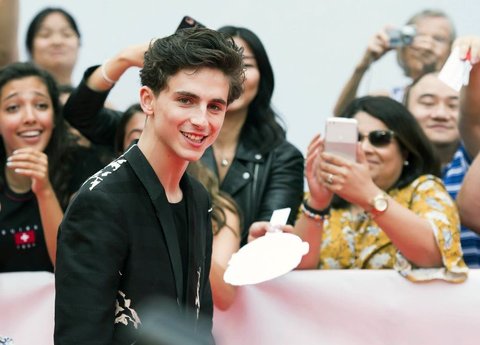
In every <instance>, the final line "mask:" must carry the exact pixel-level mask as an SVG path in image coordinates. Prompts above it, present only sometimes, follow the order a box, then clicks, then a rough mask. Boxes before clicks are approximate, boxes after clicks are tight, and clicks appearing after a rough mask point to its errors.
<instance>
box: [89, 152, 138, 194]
mask: <svg viewBox="0 0 480 345" xmlns="http://www.w3.org/2000/svg"><path fill="white" fill-rule="evenodd" d="M127 165H128V161H127V159H126V158H125V157H124V156H123V155H122V156H120V157H118V158H117V159H115V160H113V161H112V162H110V163H109V164H108V165H106V166H104V167H103V168H102V169H100V170H98V171H97V172H96V173H95V174H93V175H91V176H90V177H89V178H87V179H86V180H85V182H84V183H83V185H82V187H81V188H80V192H94V191H97V190H100V191H109V190H116V189H122V188H124V187H125V186H124V183H128V180H129V179H130V174H129V172H128V169H126V166H127Z"/></svg>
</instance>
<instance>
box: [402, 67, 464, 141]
mask: <svg viewBox="0 0 480 345" xmlns="http://www.w3.org/2000/svg"><path fill="white" fill-rule="evenodd" d="M407 107H408V110H410V112H411V113H412V114H413V116H415V118H416V119H417V121H418V123H419V124H420V126H421V127H422V128H423V130H424V132H425V134H426V135H427V137H428V138H429V139H430V141H431V142H432V143H433V144H434V145H440V146H442V145H452V144H455V143H457V142H458V140H459V138H460V134H459V132H458V112H459V93H458V92H456V91H455V90H453V89H452V88H450V87H449V86H447V85H446V84H444V83H443V82H442V81H440V80H439V79H438V77H437V75H436V74H428V75H426V76H424V77H423V78H422V79H421V80H419V81H418V82H417V83H416V84H415V85H414V86H413V87H412V89H411V90H410V94H409V98H408V104H407Z"/></svg>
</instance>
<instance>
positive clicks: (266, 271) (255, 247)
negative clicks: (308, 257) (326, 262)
mask: <svg viewBox="0 0 480 345" xmlns="http://www.w3.org/2000/svg"><path fill="white" fill-rule="evenodd" d="M308 248H309V244H308V242H303V241H302V239H301V238H300V237H298V236H297V235H294V234H289V233H286V232H281V231H278V232H267V233H266V235H265V236H262V237H260V238H257V239H256V240H255V241H252V242H250V243H248V244H246V245H245V246H243V247H242V248H240V250H239V251H238V252H236V253H235V254H233V255H232V257H231V258H230V261H229V262H228V266H227V269H226V271H225V274H224V275H223V280H225V282H227V283H229V284H232V285H238V286H240V285H249V284H258V283H262V282H265V281H267V280H270V279H274V278H277V277H280V276H282V275H284V274H286V273H288V272H290V271H291V270H293V269H294V268H295V267H297V266H298V264H299V263H300V261H301V259H302V256H303V255H305V254H306V253H308Z"/></svg>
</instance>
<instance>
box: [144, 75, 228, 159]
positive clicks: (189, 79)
mask: <svg viewBox="0 0 480 345" xmlns="http://www.w3.org/2000/svg"><path fill="white" fill-rule="evenodd" d="M229 87H230V84H229V79H228V77H227V76H226V75H225V74H224V73H223V72H222V71H220V70H218V69H213V68H207V67H203V68H200V69H196V70H194V69H187V70H185V69H184V70H180V71H179V72H177V74H175V75H173V76H172V77H170V78H169V80H168V83H167V86H166V87H165V89H163V90H162V91H161V92H160V93H159V95H158V96H155V95H154V94H153V92H152V90H151V89H150V88H148V87H146V86H143V87H142V89H141V91H140V94H141V100H142V108H143V110H144V112H145V113H146V114H147V115H148V117H149V118H148V119H147V124H146V127H145V130H144V133H145V132H147V133H149V134H147V135H150V133H153V136H154V140H155V141H156V143H155V147H156V148H158V150H159V151H158V153H159V154H163V155H165V154H166V155H168V156H167V157H178V158H180V159H182V160H187V161H196V160H198V159H200V157H201V156H202V155H203V153H204V151H205V150H206V149H207V148H208V147H209V146H210V145H212V143H213V142H214V141H215V139H216V138H217V136H218V133H219V131H220V128H221V127H222V124H223V120H224V118H225V112H226V109H227V99H228V92H229ZM152 126H153V128H151V129H150V128H148V127H152ZM142 139H143V134H142ZM147 140H148V139H147Z"/></svg>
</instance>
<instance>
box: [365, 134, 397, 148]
mask: <svg viewBox="0 0 480 345" xmlns="http://www.w3.org/2000/svg"><path fill="white" fill-rule="evenodd" d="M394 135H395V133H394V132H393V131H391V130H376V131H371V132H370V133H368V134H367V135H363V134H361V133H358V141H363V139H365V137H367V138H368V141H369V142H370V144H372V145H373V146H375V147H382V146H387V145H388V144H390V143H391V142H392V139H393V136H394Z"/></svg>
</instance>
